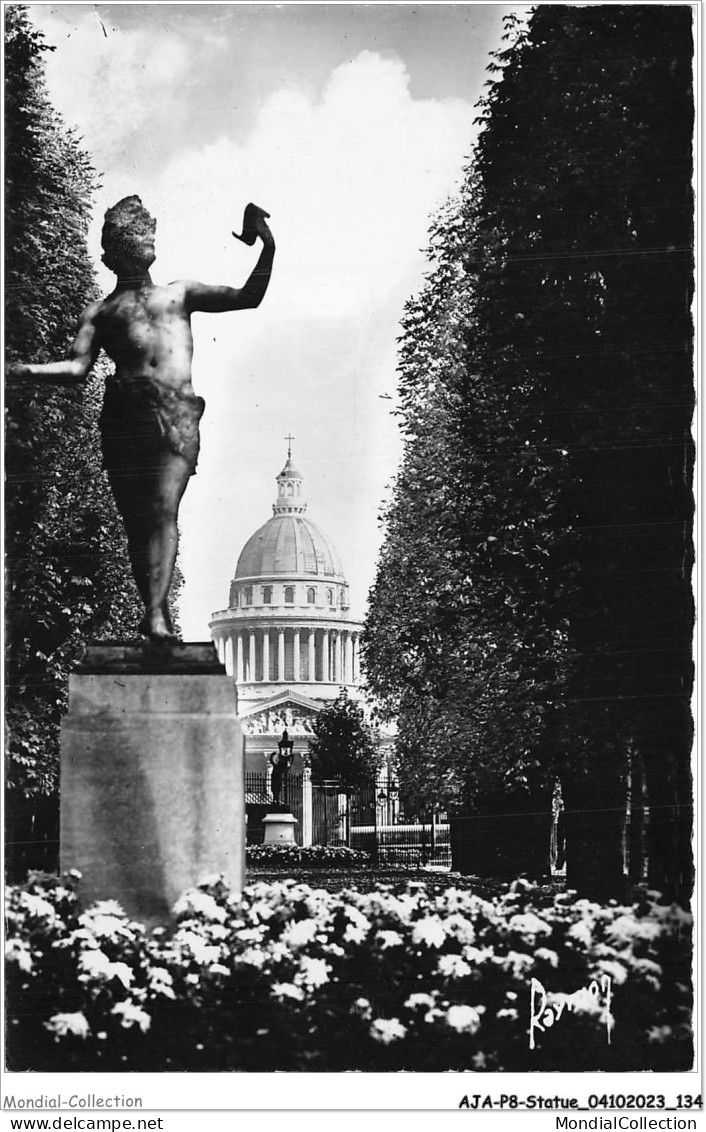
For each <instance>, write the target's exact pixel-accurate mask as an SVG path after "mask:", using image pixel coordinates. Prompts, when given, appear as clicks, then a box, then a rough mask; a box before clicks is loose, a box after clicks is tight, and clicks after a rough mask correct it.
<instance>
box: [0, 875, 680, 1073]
mask: <svg viewBox="0 0 706 1132" xmlns="http://www.w3.org/2000/svg"><path fill="white" fill-rule="evenodd" d="M174 911H175V917H176V921H177V922H176V925H175V927H174V929H173V930H170V931H167V930H165V929H156V930H154V931H152V932H148V931H147V930H146V929H145V927H144V926H143V925H141V924H138V923H134V922H131V921H130V920H129V919H128V918H127V917H126V916H125V915H124V914H123V912H122V911H121V909H120V907H119V905H117V904H116V903H115V902H114V901H102V902H100V903H98V904H94V905H93V906H91V907H90V908H88V909H86V910H85V911H84V912H81V911H80V908H79V907H78V905H77V901H76V895H75V892H74V887H73V882H72V880H71V879H70V878H69V879H68V880H67V879H66V878H64V879H60V880H57V879H56V878H51V880H50V881H49V882H48V883H47V882H46V881H44V882H42V881H41V880H36V881H35V882H33V883H31V884H29V885H28V886H27V887H25V888H23V889H14V890H11V891H10V893H9V906H8V921H7V922H8V931H7V950H8V959H9V976H8V981H7V1007H8V1009H7V1045H6V1049H7V1060H8V1066H9V1067H10V1068H11V1069H13V1070H28V1069H31V1070H42V1071H44V1072H92V1071H102V1072H109V1071H110V1072H115V1071H124V1072H130V1071H131V1072H140V1073H144V1072H154V1071H160V1070H171V1071H179V1070H187V1071H199V1070H201V1071H215V1070H221V1071H227V1070H231V1071H232V1070H246V1071H251V1072H253V1071H254V1072H267V1071H272V1070H285V1071H289V1072H330V1071H344V1070H365V1071H373V1072H386V1071H388V1072H389V1071H399V1070H403V1069H404V1070H417V1071H429V1072H431V1071H437V1072H439V1071H444V1070H457V1071H464V1072H468V1071H469V1070H471V1071H472V1070H486V1071H494V1070H495V1071H497V1070H518V1071H528V1070H545V1071H548V1070H556V1071H562V1070H564V1071H566V1070H567V1068H570V1069H571V1071H572V1072H575V1071H576V1070H588V1069H604V1070H609V1071H610V1072H620V1071H623V1070H647V1069H653V1070H677V1069H689V1068H691V1065H692V1044H691V1029H690V990H689V960H688V955H689V938H690V932H691V921H690V917H689V916H688V915H687V914H686V913H685V912H683V911H681V910H679V909H678V908H677V907H676V906H673V907H667V906H665V905H660V904H656V903H654V900H653V899H652V898H651V897H650V896H649V894H647V895H645V896H644V897H642V898H641V899H640V900H639V901H638V902H637V903H636V904H635V905H634V906H632V907H627V906H626V907H622V906H620V905H617V904H615V903H613V904H611V905H609V906H601V905H599V904H594V903H590V902H589V901H587V900H577V899H576V894H575V893H563V894H561V895H557V894H551V893H547V892H546V891H542V890H537V889H533V888H532V886H530V885H529V884H526V883H524V882H517V883H516V884H514V885H513V886H512V888H511V889H510V890H509V891H506V892H505V893H504V894H503V895H501V896H498V897H497V898H494V899H491V900H484V899H481V898H479V897H478V896H475V895H473V894H472V893H469V892H463V891H459V890H457V889H454V888H451V889H448V890H447V891H445V892H444V893H440V894H436V895H433V894H431V893H429V892H428V891H427V890H426V888H425V886H424V885H420V884H416V885H410V886H407V885H401V886H398V887H397V888H396V889H393V888H391V887H382V888H378V889H373V890H372V891H370V892H367V893H363V892H357V891H354V890H349V891H344V892H341V893H338V894H336V895H332V894H330V893H328V892H326V891H325V890H324V889H322V888H310V887H308V886H307V885H304V884H297V883H296V882H295V881H286V882H284V883H279V884H265V883H256V884H253V885H251V886H249V887H248V888H247V889H246V891H245V893H244V895H243V897H242V899H241V898H239V897H236V896H234V895H232V894H231V893H230V892H229V890H228V888H227V887H226V886H225V884H224V883H223V882H222V881H221V880H217V879H216V880H214V881H212V882H208V883H204V884H202V885H201V886H199V888H198V889H194V890H191V891H190V892H187V893H186V894H185V895H184V896H183V897H182V898H181V899H180V900H179V902H178V903H177V905H176V906H175V910H174ZM533 978H535V979H537V980H538V981H539V982H540V983H541V984H542V987H543V988H544V989H545V991H546V994H547V1002H546V1005H547V1006H549V1005H550V1004H553V1007H554V1009H557V1008H558V1007H559V1005H560V1003H561V1002H562V1000H563V1002H564V1011H563V1013H562V1016H561V1018H560V1019H559V1020H558V1021H557V1022H556V1023H555V1025H554V1026H552V1027H550V1026H549V1025H547V1026H546V1028H544V1029H543V1031H539V1030H537V1031H536V1032H535V1035H534V1036H535V1039H536V1048H534V1049H531V1048H530V1044H529V1040H528V1037H529V1021H530V993H531V990H530V987H531V980H532V979H533ZM601 979H603V984H602V985H603V986H604V987H606V992H605V993H601V994H599V995H597V996H596V995H592V994H590V993H586V992H587V991H588V988H589V986H590V984H591V982H592V981H593V980H597V981H599V983H598V985H599V986H600V980H601ZM606 980H609V981H610V985H609V986H608V983H607V982H606ZM581 991H583V992H584V993H583V994H579V995H578V997H577V992H581ZM608 991H609V992H610V996H611V997H610V1004H609V1008H607V1007H608V999H607V993H608ZM566 996H570V998H569V1000H568V1001H567V998H566ZM569 1003H571V1007H573V1009H571V1007H570V1006H569ZM537 1013H538V1011H537V1008H536V1003H535V1015H537ZM609 1026H610V1044H609V1042H608V1027H609ZM567 1048H569V1049H570V1050H571V1057H570V1059H568V1062H567V1056H566V1050H567Z"/></svg>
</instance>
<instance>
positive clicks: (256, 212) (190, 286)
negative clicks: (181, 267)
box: [184, 204, 275, 314]
mask: <svg viewBox="0 0 706 1132" xmlns="http://www.w3.org/2000/svg"><path fill="white" fill-rule="evenodd" d="M268 216H269V213H267V212H265V211H264V209H262V208H258V207H257V206H256V205H254V204H249V205H248V207H247V208H246V209H245V217H244V219H243V233H242V235H241V236H236V239H238V240H242V241H243V243H245V244H249V245H252V244H254V243H255V240H256V239H257V238H258V237H259V239H261V240H262V250H261V251H260V257H259V259H258V261H257V263H256V264H255V268H254V270H253V272H252V274H251V276H250V278H249V279H248V281H247V283H246V284H245V286H244V287H240V288H237V287H218V286H210V285H209V284H207V283H196V282H193V281H188V282H186V284H185V296H184V298H185V304H186V309H187V311H188V312H189V313H191V312H192V311H206V312H210V313H211V314H219V313H221V312H223V311H239V310H251V309H252V308H253V307H259V305H260V303H261V302H262V300H263V299H264V297H265V292H266V291H267V288H268V285H269V282H270V276H271V275H272V262H273V260H274V255H275V241H274V237H273V236H272V233H271V231H270V229H269V225H268V224H267V217H268ZM233 235H234V236H235V232H234V233H233Z"/></svg>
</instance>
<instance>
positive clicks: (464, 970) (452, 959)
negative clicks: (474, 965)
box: [437, 955, 471, 979]
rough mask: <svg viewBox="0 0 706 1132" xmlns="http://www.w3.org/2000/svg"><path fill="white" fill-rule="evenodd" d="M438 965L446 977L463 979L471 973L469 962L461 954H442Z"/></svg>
mask: <svg viewBox="0 0 706 1132" xmlns="http://www.w3.org/2000/svg"><path fill="white" fill-rule="evenodd" d="M437 967H438V970H439V973H440V974H441V975H443V976H444V978H446V979H463V978H465V976H466V975H470V973H471V968H470V967H469V965H468V963H466V961H465V959H462V958H461V956H460V955H442V956H441V957H440V959H439V962H438V964H437Z"/></svg>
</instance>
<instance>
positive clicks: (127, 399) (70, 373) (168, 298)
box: [10, 196, 275, 641]
mask: <svg viewBox="0 0 706 1132" xmlns="http://www.w3.org/2000/svg"><path fill="white" fill-rule="evenodd" d="M268 216H269V213H267V212H265V211H264V210H263V209H261V208H258V207H257V206H256V205H253V204H249V205H248V206H247V208H246V209H245V215H244V218H243V232H242V235H240V236H236V239H239V240H242V241H243V243H245V244H248V245H252V244H254V243H255V240H256V239H257V238H258V237H259V238H260V239H261V241H262V245H263V246H262V249H261V251H260V257H259V259H258V261H257V264H256V266H255V269H254V270H253V272H252V273H251V275H250V277H249V279H248V280H247V282H246V283H245V285H244V287H242V288H240V289H236V288H234V287H227V286H209V285H207V284H204V283H197V282H195V281H193V280H183V279H182V280H178V281H176V282H174V283H169V284H168V285H167V286H166V287H162V286H157V285H156V284H154V283H153V282H152V279H151V278H150V274H149V271H150V267H151V266H152V264H153V263H154V260H155V251H154V235H155V228H156V221H155V220H154V218H153V217H152V216H150V214H149V212H148V211H147V209H146V208H144V206H143V204H142V201H141V200H140V198H139V197H137V196H129V197H125V198H124V199H123V200H121V201H119V202H118V203H117V204H116V205H115V206H114V207H113V208H110V209H108V211H107V212H106V214H105V223H104V225H103V251H104V255H103V262H104V263H105V264H106V266H107V267H109V268H110V270H111V271H114V272H115V274H116V275H117V283H116V287H115V290H114V291H113V292H112V293H111V294H110V295H108V296H107V297H106V298H105V299H103V300H101V301H99V302H96V303H93V304H92V305H91V306H89V307H88V308H87V309H86V310H85V311H84V313H83V315H82V317H81V321H80V324H79V329H78V333H77V335H76V338H75V340H74V343H73V346H72V348H71V352H70V356H69V358H68V359H67V360H65V361H60V362H51V363H49V364H48V365H14V366H11V367H10V376H11V377H15V378H23V377H32V378H34V377H39V378H47V379H48V380H54V381H72V382H73V381H82V380H84V379H85V378H86V377H87V376H88V373H89V372H90V369H91V367H92V365H93V364H94V362H95V360H96V358H97V357H98V353H99V351H100V349H101V348H103V349H104V350H105V352H106V353H107V354H108V355H109V357H110V358H112V360H113V361H114V362H115V374H114V376H113V377H112V378H110V379H109V380H108V381H107V382H106V392H105V400H104V404H103V411H102V414H101V418H100V429H101V438H102V446H103V460H104V465H105V468H106V471H107V473H108V478H109V480H110V485H111V487H112V490H113V494H114V496H115V501H116V504H117V506H118V510H119V512H120V514H121V516H122V519H123V522H124V524H125V531H126V534H127V541H128V550H129V554H130V562H131V565H132V571H133V574H134V576H135V581H136V583H137V588H138V590H139V592H140V596H141V598H142V600H143V602H144V604H145V616H144V619H143V621H142V623H141V629H142V631H143V633H144V634H145V636H147V637H149V638H150V639H152V640H155V641H171V640H174V633H173V629H172V625H171V623H170V618H169V612H168V608H167V594H168V591H169V585H170V583H171V580H172V574H173V572H174V564H175V562H176V554H177V539H178V534H177V514H178V510H179V504H180V502H181V498H182V496H183V494H184V491H185V489H186V485H187V483H188V481H189V477H190V476H192V475H193V474H194V473H195V471H196V462H197V459H198V453H199V427H198V426H199V421H200V419H201V415H202V413H203V410H204V401H203V399H202V398H201V397H197V396H196V395H195V394H194V390H193V388H192V385H191V358H192V354H193V338H192V333H191V315H192V314H193V312H194V311H206V312H210V313H213V314H216V313H220V312H223V311H236V310H246V309H250V308H253V307H257V306H259V305H260V303H261V302H262V299H263V297H264V295H265V292H266V290H267V286H268V284H269V281H270V275H271V272H272V261H273V258H274V251H275V243H274V239H273V237H272V233H271V232H270V229H269V227H268V225H267V218H268ZM233 235H234V236H235V232H234V233H233Z"/></svg>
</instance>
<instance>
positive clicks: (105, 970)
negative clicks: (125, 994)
mask: <svg viewBox="0 0 706 1132" xmlns="http://www.w3.org/2000/svg"><path fill="white" fill-rule="evenodd" d="M79 968H80V969H81V971H82V972H83V974H84V975H85V976H86V978H89V979H106V980H109V979H118V980H119V981H120V982H121V983H122V984H123V986H124V987H126V988H127V987H129V986H130V983H131V982H132V971H131V969H130V968H129V967H128V965H127V963H111V961H110V959H109V958H108V956H107V955H106V954H105V952H104V951H101V950H100V949H99V948H96V949H94V950H92V951H83V952H82V953H81V958H80V959H79Z"/></svg>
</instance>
